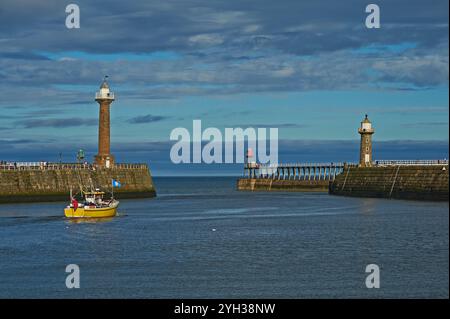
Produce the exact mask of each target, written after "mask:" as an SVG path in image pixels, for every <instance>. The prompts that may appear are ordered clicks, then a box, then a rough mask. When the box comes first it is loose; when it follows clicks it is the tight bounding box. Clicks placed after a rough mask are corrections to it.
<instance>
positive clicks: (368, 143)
mask: <svg viewBox="0 0 450 319" xmlns="http://www.w3.org/2000/svg"><path fill="white" fill-rule="evenodd" d="M358 133H359V134H361V144H360V149H359V166H361V167H370V166H372V134H373V133H375V130H374V129H373V128H372V122H370V121H369V118H368V117H367V114H366V117H365V118H364V120H363V121H362V122H361V127H360V128H359V129H358Z"/></svg>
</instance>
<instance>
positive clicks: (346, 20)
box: [0, 0, 449, 104]
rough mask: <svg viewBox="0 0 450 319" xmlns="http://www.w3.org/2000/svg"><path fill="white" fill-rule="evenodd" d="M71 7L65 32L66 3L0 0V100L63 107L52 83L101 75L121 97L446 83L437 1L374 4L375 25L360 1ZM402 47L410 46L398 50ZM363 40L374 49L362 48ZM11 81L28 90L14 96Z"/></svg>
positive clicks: (441, 3)
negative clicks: (75, 16) (71, 24)
mask: <svg viewBox="0 0 450 319" xmlns="http://www.w3.org/2000/svg"><path fill="white" fill-rule="evenodd" d="M77 4H78V5H79V6H80V10H81V28H80V29H77V30H69V29H67V28H65V25H64V21H65V17H66V13H65V6H66V3H63V2H60V1H57V0H47V1H45V2H40V3H39V5H37V4H36V2H35V1H32V0H3V1H2V4H0V41H1V42H0V45H1V47H2V53H0V70H1V71H0V77H1V78H2V81H1V82H2V83H0V94H2V98H3V101H5V102H13V101H17V99H18V98H19V96H20V98H21V99H25V100H26V99H30V100H33V99H36V98H39V97H41V98H45V97H46V98H50V99H51V100H53V101H54V103H55V104H56V103H61V101H64V103H66V102H67V101H71V100H72V99H73V98H72V97H71V93H73V92H70V90H69V89H61V88H58V87H55V86H57V85H61V84H69V85H76V84H80V85H97V84H98V81H99V74H111V75H112V80H113V81H114V82H115V83H116V84H124V85H127V86H131V87H132V89H130V90H128V91H127V92H125V93H124V97H129V98H134V99H155V98H174V97H177V96H183V95H206V94H234V93H247V92H267V91H309V90H342V89H355V88H371V87H373V84H374V83H377V87H378V88H380V89H383V88H384V89H388V90H393V89H396V88H397V89H399V90H417V89H427V88H429V87H434V86H439V85H447V84H448V5H449V4H448V1H446V0H435V1H432V2H429V3H425V2H424V1H423V0H410V1H407V0H397V1H390V0H380V1H377V4H378V5H379V6H380V8H381V21H382V27H381V29H379V30H373V29H372V30H368V29H366V28H365V27H364V19H365V17H366V13H365V6H366V5H367V4H368V3H367V1H362V0H349V1H345V2H342V1H331V0H321V1H298V0H284V1H282V2H281V3H280V2H269V1H263V2H261V1H255V0H242V1H228V0H221V1H206V0H192V1H184V0H167V1H163V2H156V1H144V0H141V1H132V2H127V3H124V2H123V1H119V0H99V1H95V2H92V1H83V0H80V1H78V2H77ZM405 43H409V44H413V46H412V47H406V48H402V46H403V45H404V44H405ZM374 45H375V46H376V47H377V48H378V49H377V50H375V51H374V52H369V53H365V51H364V49H365V48H367V47H368V46H374ZM392 47H393V48H394V49H392ZM392 50H394V52H393V51H392ZM396 50H397V51H396ZM73 51H76V52H85V53H90V54H111V53H113V54H118V56H119V57H118V58H117V59H113V60H111V59H102V58H97V59H95V58H94V59H86V58H85V57H82V56H81V57H80V56H77V55H74V56H71V55H70V54H69V53H67V52H73ZM159 51H166V52H167V51H170V52H174V53H175V54H176V56H175V58H173V59H164V58H163V59H161V60H157V61H156V60H152V59H148V60H145V59H144V60H142V59H141V60H140V59H137V60H133V59H132V58H129V54H131V53H132V54H149V53H152V52H159ZM42 52H48V53H50V55H51V59H48V58H46V57H45V56H44V55H43V53H42ZM386 84H388V85H386ZM18 85H20V86H30V87H31V88H30V89H29V90H27V92H22V94H20V95H18V94H17V91H18V89H17V86H18ZM43 89H45V90H46V91H45V92H44V91H43ZM49 103H51V102H49ZM72 103H79V101H76V100H75V101H73V102H72Z"/></svg>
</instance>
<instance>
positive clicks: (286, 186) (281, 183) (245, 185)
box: [237, 178, 330, 192]
mask: <svg viewBox="0 0 450 319" xmlns="http://www.w3.org/2000/svg"><path fill="white" fill-rule="evenodd" d="M329 183H330V182H329V181H328V180H321V181H318V180H315V181H314V180H282V179H281V180H279V179H267V178H241V179H239V180H238V181H237V189H238V190H240V191H280V192H328V188H329Z"/></svg>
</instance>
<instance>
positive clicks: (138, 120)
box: [128, 114, 170, 124]
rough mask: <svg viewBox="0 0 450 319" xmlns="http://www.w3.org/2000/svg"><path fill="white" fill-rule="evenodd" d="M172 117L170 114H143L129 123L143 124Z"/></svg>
mask: <svg viewBox="0 0 450 319" xmlns="http://www.w3.org/2000/svg"><path fill="white" fill-rule="evenodd" d="M168 118H170V117H169V116H160V115H151V114H147V115H143V116H136V117H133V118H131V119H129V120H128V123H131V124H143V123H154V122H160V121H163V120H166V119H168Z"/></svg>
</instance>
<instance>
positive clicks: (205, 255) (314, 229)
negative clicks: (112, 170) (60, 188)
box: [0, 177, 449, 298]
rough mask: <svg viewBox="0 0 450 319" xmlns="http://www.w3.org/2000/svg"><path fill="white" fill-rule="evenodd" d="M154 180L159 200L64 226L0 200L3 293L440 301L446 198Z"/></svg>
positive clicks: (50, 212)
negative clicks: (374, 272) (373, 285)
mask: <svg viewBox="0 0 450 319" xmlns="http://www.w3.org/2000/svg"><path fill="white" fill-rule="evenodd" d="M154 182H155V184H156V186H157V191H158V197H157V198H154V199H139V200H122V201H121V204H120V216H119V217H117V218H114V219H111V220H105V221H102V222H81V223H75V222H72V221H69V220H67V219H65V218H64V217H63V207H64V205H65V203H61V202H60V203H36V204H15V205H12V204H11V205H10V204H8V205H0V298H80V297H81V298H93V297H101V298H117V297H123V298H403V297H406V298H422V297H424V298H448V297H449V270H448V269H449V268H448V267H449V246H448V242H449V227H448V226H449V205H448V202H444V203H433V202H418V201H402V200H387V199H367V198H346V197H334V196H329V195H327V194H326V193H319V194H317V193H249V192H237V191H236V190H235V184H236V178H233V177H223V178H220V177H212V178H203V177H202V178H195V177H183V178H169V177H166V178H155V179H154ZM68 264H77V265H78V266H79V267H80V279H81V281H80V284H81V287H80V288H79V289H67V288H66V286H65V279H66V276H67V275H68V274H66V273H65V268H66V265H68ZM368 264H377V265H378V266H379V268H380V288H379V289H368V288H366V286H365V278H366V276H367V275H368V274H366V273H365V268H366V265H368Z"/></svg>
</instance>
